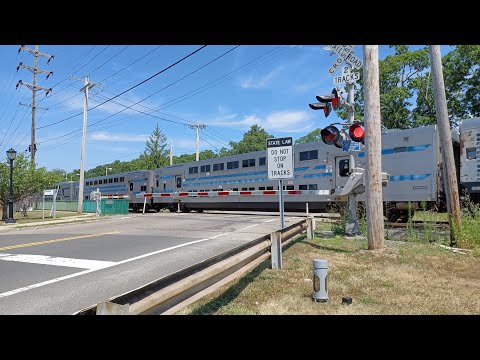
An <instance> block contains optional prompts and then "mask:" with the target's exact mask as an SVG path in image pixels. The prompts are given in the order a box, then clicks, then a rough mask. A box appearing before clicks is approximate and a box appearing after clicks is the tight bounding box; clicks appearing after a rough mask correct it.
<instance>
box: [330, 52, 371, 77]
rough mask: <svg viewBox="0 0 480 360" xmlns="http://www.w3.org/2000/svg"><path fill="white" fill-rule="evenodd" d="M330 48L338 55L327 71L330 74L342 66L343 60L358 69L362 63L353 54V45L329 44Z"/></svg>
mask: <svg viewBox="0 0 480 360" xmlns="http://www.w3.org/2000/svg"><path fill="white" fill-rule="evenodd" d="M329 47H330V50H332V51H333V52H334V53H335V54H337V55H338V57H337V59H336V60H335V62H334V63H333V64H332V66H331V67H330V69H328V73H329V74H330V75H332V76H333V75H335V73H336V72H337V70H338V69H339V68H340V66H342V64H343V62H344V61H345V62H347V63H348V64H350V65H351V66H352V67H353V68H355V69H360V68H361V67H362V65H363V63H362V61H361V60H360V59H359V58H358V57H356V56H355V54H354V52H353V49H354V48H355V45H329Z"/></svg>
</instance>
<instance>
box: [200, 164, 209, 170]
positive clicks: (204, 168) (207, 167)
mask: <svg viewBox="0 0 480 360" xmlns="http://www.w3.org/2000/svg"><path fill="white" fill-rule="evenodd" d="M209 171H210V165H202V166H200V172H209Z"/></svg>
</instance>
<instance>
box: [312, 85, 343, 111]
mask: <svg viewBox="0 0 480 360" xmlns="http://www.w3.org/2000/svg"><path fill="white" fill-rule="evenodd" d="M316 98H317V100H318V101H319V102H317V103H311V104H308V106H310V109H312V110H321V109H323V112H324V113H325V117H328V115H330V113H331V112H332V109H333V110H335V111H336V110H338V109H339V107H340V104H341V98H340V97H339V95H338V91H337V89H335V88H334V89H333V90H332V93H331V94H326V95H317V96H316Z"/></svg>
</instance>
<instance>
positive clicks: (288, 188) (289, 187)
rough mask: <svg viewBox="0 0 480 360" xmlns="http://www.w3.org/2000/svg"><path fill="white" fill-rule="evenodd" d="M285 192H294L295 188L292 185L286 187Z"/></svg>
mask: <svg viewBox="0 0 480 360" xmlns="http://www.w3.org/2000/svg"><path fill="white" fill-rule="evenodd" d="M287 190H295V188H294V187H293V185H287Z"/></svg>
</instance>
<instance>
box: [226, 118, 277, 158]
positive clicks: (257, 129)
mask: <svg viewBox="0 0 480 360" xmlns="http://www.w3.org/2000/svg"><path fill="white" fill-rule="evenodd" d="M268 138H273V135H270V134H269V133H267V132H266V131H265V130H264V129H263V128H262V127H261V126H259V125H257V124H254V125H252V126H251V127H250V129H249V130H248V131H247V132H246V133H245V134H243V138H242V140H240V141H238V142H236V141H230V143H229V145H230V146H231V149H230V150H228V149H226V148H224V147H222V148H221V149H220V151H219V155H220V156H227V155H237V154H244V153H248V152H251V151H258V150H266V149H267V141H266V140H267V139H268Z"/></svg>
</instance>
